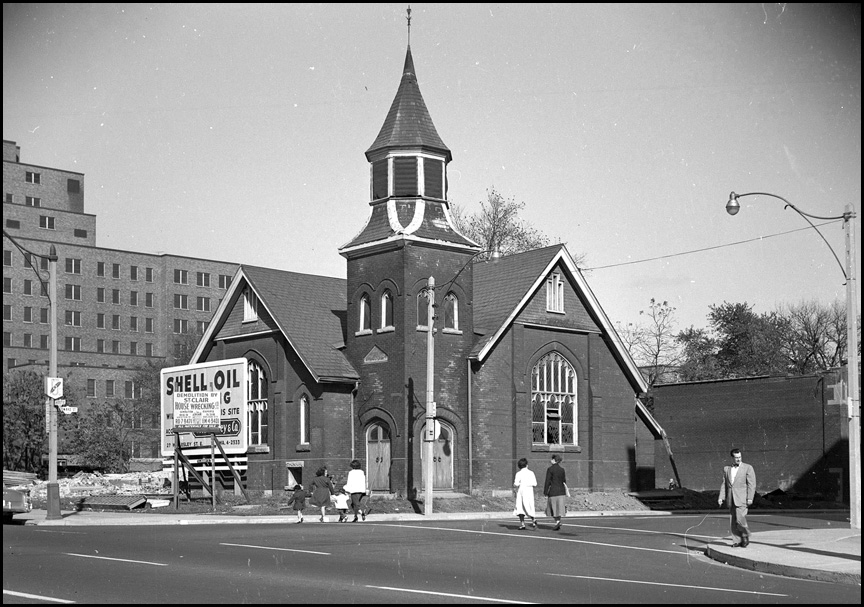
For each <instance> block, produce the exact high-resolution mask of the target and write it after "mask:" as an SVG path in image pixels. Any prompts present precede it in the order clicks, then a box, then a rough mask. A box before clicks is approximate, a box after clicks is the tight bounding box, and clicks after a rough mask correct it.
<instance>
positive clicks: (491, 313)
mask: <svg viewBox="0 0 864 607" xmlns="http://www.w3.org/2000/svg"><path fill="white" fill-rule="evenodd" d="M366 159H367V161H368V162H369V165H370V173H369V174H370V187H369V202H368V204H369V206H370V208H371V210H370V214H369V218H368V220H367V222H366V224H365V225H364V226H363V227H362V229H360V230H359V232H358V233H357V235H356V236H354V237H353V238H352V239H351V240H350V241H349V242H347V243H346V244H345V245H343V246H342V247H341V248H340V249H339V251H338V252H339V254H340V255H342V256H343V257H344V258H345V260H346V262H347V279H338V278H330V277H323V276H315V275H309V274H300V273H294V272H287V271H281V270H273V269H265V268H261V267H253V266H246V265H243V266H241V267H240V268H239V269H238V271H237V273H236V274H235V276H234V278H233V281H232V283H231V285H230V287H229V289H228V291H227V292H226V294H225V297H224V299H223V300H222V302H221V304H220V305H219V307H218V309H217V310H216V312H215V314H214V316H213V319H212V321H211V322H210V324H209V326H208V329H207V331H206V332H205V334H204V335H203V337H202V339H201V341H200V342H199V344H198V347H197V349H196V351H195V353H194V355H193V357H192V360H191V362H192V363H203V362H211V361H218V360H226V359H234V358H246V359H247V360H248V361H249V369H250V372H249V383H250V385H249V411H248V416H247V420H246V421H247V425H248V429H247V435H248V439H249V448H248V451H247V453H246V456H245V457H243V458H239V459H238V460H237V463H238V464H239V466H240V468H241V470H242V471H243V474H244V482H245V483H246V484H247V487H248V488H249V489H253V490H263V491H265V492H274V491H282V490H283V488H284V487H285V486H286V485H291V484H293V483H295V482H303V483H304V484H305V483H306V482H308V481H310V480H311V478H312V477H313V476H314V472H315V470H316V469H317V468H318V467H319V466H321V465H324V464H326V465H327V466H328V467H329V469H330V470H331V472H333V473H335V474H336V481H337V485H339V484H340V483H344V478H345V475H347V471H348V470H349V462H350V461H351V460H352V459H358V460H359V461H360V462H361V463H362V467H363V469H364V470H365V471H366V473H367V478H368V481H369V488H370V489H371V490H372V491H373V492H375V493H380V494H398V495H401V496H405V497H409V498H410V497H414V496H416V495H417V494H418V493H422V491H423V489H424V475H423V470H424V466H425V465H426V464H425V461H424V460H425V458H426V455H425V449H424V448H423V447H424V437H425V435H426V432H425V425H426V419H427V411H426V407H427V379H426V378H427V370H428V364H429V362H430V361H428V360H427V351H428V347H429V328H430V324H431V326H432V328H433V340H434V344H433V349H432V351H433V354H434V356H433V357H432V359H431V377H432V378H433V386H432V398H433V400H434V403H435V410H434V425H433V428H432V430H431V432H430V433H429V435H430V436H434V441H433V453H434V456H433V458H432V460H433V461H432V465H433V466H434V482H433V487H434V490H435V491H443V492H458V493H471V494H484V493H485V494H495V493H499V492H502V493H503V492H507V493H509V491H510V488H511V487H512V483H513V476H514V474H515V472H516V462H517V461H518V460H519V459H520V458H522V457H526V458H528V460H529V461H530V462H532V466H533V468H534V470H535V471H537V472H538V475H540V474H542V471H543V470H544V469H545V467H546V465H547V464H548V461H549V458H550V457H551V455H552V454H554V453H558V454H560V455H561V456H562V458H563V465H564V467H565V468H566V470H567V478H568V484H569V485H570V486H571V487H572V488H575V489H583V490H591V491H604V490H628V491H629V490H636V489H640V488H653V487H654V478H653V459H654V451H653V449H654V441H655V439H658V438H661V436H662V433H663V430H662V428H660V427H659V425H658V424H657V422H656V421H655V420H654V419H653V418H652V416H651V414H650V413H649V412H648V411H647V409H645V407H644V406H643V405H642V403H641V402H640V400H639V398H638V396H639V395H640V394H642V393H644V392H646V391H647V385H646V384H645V381H644V379H643V378H642V375H641V373H640V372H639V370H638V368H637V367H636V365H635V364H634V362H633V360H632V358H631V357H630V355H629V353H628V352H627V350H626V348H625V347H624V346H623V344H622V342H621V340H620V338H619V337H618V335H617V334H616V332H615V330H614V329H613V326H612V323H611V322H610V321H609V319H608V318H607V316H606V314H605V313H604V311H603V309H602V308H601V306H600V304H599V302H598V301H597V299H596V298H595V296H594V294H593V293H592V292H591V289H590V288H589V286H588V284H587V282H586V281H585V279H584V277H583V276H582V274H581V272H580V271H579V270H578V269H577V267H576V266H575V264H574V262H573V259H572V257H571V255H570V254H569V253H568V251H567V249H566V248H565V247H564V246H563V245H555V246H549V247H544V248H540V249H535V250H532V251H528V252H524V253H519V254H514V255H509V256H505V257H499V256H497V255H493V256H492V257H491V258H489V259H488V260H485V261H477V259H478V258H479V254H480V253H487V252H486V251H482V250H481V249H482V247H481V246H479V245H478V244H477V243H475V242H473V241H472V240H471V239H469V238H467V237H466V236H465V235H463V234H461V233H460V232H459V231H458V230H457V228H456V227H455V226H454V223H453V220H452V217H451V216H450V208H449V203H448V200H447V170H448V164H449V163H450V161H451V159H452V155H451V152H450V149H449V148H448V147H447V146H446V145H445V144H444V142H443V141H442V139H441V137H440V136H439V135H438V132H437V130H436V129H435V125H434V123H433V122H432V118H431V116H430V115H429V112H428V110H427V108H426V104H425V102H424V101H423V96H422V95H421V94H420V89H419V87H418V84H417V76H416V72H415V69H414V61H413V58H412V55H411V47H410V45H409V46H408V50H407V53H406V57H405V64H404V68H403V70H402V79H401V82H400V84H399V88H398V91H397V92H396V97H395V99H394V100H393V103H392V105H391V107H390V111H389V112H388V113H387V116H386V118H385V120H384V124H383V126H382V127H381V129H380V132H379V133H378V136H377V137H376V138H375V141H374V142H373V143H372V145H371V146H370V147H369V149H368V150H366ZM430 279H432V280H430ZM433 281H434V288H432V289H430V286H431V283H432V282H433ZM430 292H431V297H432V300H433V303H434V305H433V307H432V310H433V312H432V318H431V319H430V317H429V297H430ZM229 476H230V475H229Z"/></svg>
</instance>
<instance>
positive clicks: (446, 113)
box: [3, 3, 861, 329]
mask: <svg viewBox="0 0 864 607" xmlns="http://www.w3.org/2000/svg"><path fill="white" fill-rule="evenodd" d="M406 8H407V5H405V4H360V5H354V4H337V5H333V4H291V5H286V4H279V5H271V4H243V5H231V4H216V5H210V4H208V5H203V4H182V5H175V4H151V5H145V4H134V5H133V4H128V5H126V4H9V3H4V5H3V138H4V139H6V140H12V141H15V142H17V144H18V145H19V146H20V147H21V160H22V162H25V163H32V164H36V165H42V166H47V167H53V168H59V169H66V170H72V171H78V172H82V173H84V174H85V178H84V184H85V190H84V193H85V208H84V210H85V212H86V213H90V214H95V215H96V217H97V219H96V221H97V223H96V234H97V236H96V242H97V245H98V246H100V247H107V248H114V249H121V250H129V251H137V252H144V253H171V254H175V255H185V256H190V257H201V258H206V259H216V260H222V261H231V262H238V263H245V264H252V265H259V266H264V267H271V268H278V269H283V270H290V271H295V272H304V273H310V274H319V275H325V276H335V277H341V278H344V277H345V275H346V262H345V259H344V258H343V257H341V256H340V255H339V254H338V252H337V251H338V248H339V247H341V246H342V245H344V244H346V243H347V242H349V241H350V240H351V239H352V238H353V237H354V236H355V235H356V234H357V233H358V232H359V231H360V230H361V229H362V227H363V226H364V225H365V222H366V219H367V218H368V215H369V213H370V207H369V204H368V203H369V165H368V163H367V161H366V158H365V156H364V152H365V151H366V149H368V147H369V146H370V145H371V144H372V142H373V141H374V140H375V137H376V135H377V134H378V131H379V130H380V128H381V126H382V124H383V123H384V118H385V117H386V114H387V111H388V109H389V108H390V104H391V102H392V101H393V98H394V96H395V94H396V90H397V88H398V86H399V81H400V78H401V74H402V66H403V63H404V59H405V52H406V48H407V44H408V31H407V27H406V23H407V22H406ZM411 10H412V12H411V17H412V20H411V33H410V35H411V40H410V44H411V52H412V55H413V59H414V65H415V69H416V74H417V79H418V83H419V86H420V90H421V92H422V94H423V97H424V100H425V101H426V105H427V108H428V110H429V113H430V115H431V117H432V120H433V122H434V123H435V126H436V128H437V130H438V133H439V135H440V136H441V138H442V140H443V141H444V143H445V144H446V145H447V146H448V147H449V148H450V150H451V151H452V154H453V160H452V162H451V163H450V164H449V167H448V176H449V199H450V201H452V202H454V203H456V204H458V205H459V206H460V207H461V208H462V209H463V210H464V211H465V212H467V213H473V212H476V211H477V210H478V209H479V208H480V201H481V200H485V198H486V195H487V191H488V190H489V189H490V188H493V187H494V188H495V189H496V190H497V191H498V192H500V193H501V194H502V195H503V196H505V197H506V198H513V199H515V200H517V201H519V202H524V203H525V209H524V211H523V218H524V219H525V220H526V221H528V222H529V223H531V224H532V225H533V226H534V227H535V228H537V229H538V230H540V231H541V232H543V233H545V234H546V235H548V236H549V237H550V240H551V241H552V242H564V243H566V245H567V248H568V250H569V251H570V252H571V253H573V254H575V255H581V256H584V262H583V264H582V265H583V267H585V268H586V272H585V276H586V279H587V281H588V284H589V285H590V287H591V289H592V290H593V292H594V294H595V295H596V296H597V298H598V300H599V302H600V304H601V306H602V307H603V309H604V310H605V312H606V314H607V316H608V317H609V318H610V320H611V321H612V323H613V324H616V325H617V324H621V325H626V324H628V323H644V322H645V317H644V316H640V311H641V310H647V309H648V306H649V303H650V300H651V299H652V298H654V299H656V300H657V301H667V302H668V303H669V305H671V306H673V307H675V308H676V311H675V318H676V320H677V322H678V328H680V329H684V328H688V327H690V326H694V327H696V328H701V327H707V326H708V319H707V316H708V314H709V312H710V306H711V305H720V304H722V303H724V302H730V303H741V302H746V303H748V304H750V305H752V306H753V309H754V311H756V312H757V313H763V312H771V311H773V310H775V309H777V308H778V307H780V306H785V305H790V304H796V303H800V302H801V301H804V300H813V299H815V300H817V301H819V302H822V303H829V302H832V301H834V300H839V301H840V302H843V303H845V301H846V286H845V285H846V282H845V279H844V272H843V267H844V266H845V250H846V248H845V242H844V231H843V222H842V221H833V222H829V221H825V220H813V222H814V223H815V224H816V225H817V226H821V227H820V228H819V229H820V230H821V232H822V234H823V235H824V237H825V240H826V241H827V244H828V245H830V249H833V251H834V252H835V253H836V254H837V256H838V257H839V259H840V263H838V261H837V260H836V259H835V258H834V256H833V255H832V251H831V250H830V249H829V246H826V242H825V241H823V240H822V239H821V238H820V236H819V234H818V233H817V231H816V230H814V229H813V228H811V227H810V226H808V224H807V223H806V221H805V220H804V219H803V218H802V217H801V216H799V215H798V214H797V213H796V212H795V211H794V210H792V209H789V208H785V209H784V203H783V201H782V200H779V199H777V198H772V197H767V196H749V197H745V198H742V199H741V200H740V202H741V211H740V213H738V215H737V216H735V217H734V218H733V217H731V216H729V215H728V214H727V213H726V211H725V204H726V201H727V200H728V198H729V192H730V191H733V190H734V191H735V192H738V193H739V194H741V193H747V192H768V193H772V194H775V195H777V196H781V197H782V198H785V199H786V200H787V201H789V202H791V203H792V204H794V205H795V206H796V207H797V208H799V209H800V210H801V211H803V212H805V213H809V214H811V215H816V216H822V217H836V216H840V215H842V214H843V213H844V210H845V207H846V205H852V208H853V209H854V212H855V213H856V218H855V220H854V222H853V223H854V225H855V232H856V233H855V242H856V243H857V247H856V248H860V243H861V20H860V18H861V9H860V5H857V4H856V5H836V4H818V5H817V4H684V5H680V4H640V5H621V4H612V5H607V4H602V5H601V4H595V5H591V4H530V5H528V4H459V5H450V4H413V5H411ZM822 224H826V225H822ZM855 262H856V272H855V274H856V276H857V297H856V300H857V306H858V310H859V314H860V306H861V292H860V275H861V259H860V254H858V253H856V255H855ZM443 278H446V277H442V279H443Z"/></svg>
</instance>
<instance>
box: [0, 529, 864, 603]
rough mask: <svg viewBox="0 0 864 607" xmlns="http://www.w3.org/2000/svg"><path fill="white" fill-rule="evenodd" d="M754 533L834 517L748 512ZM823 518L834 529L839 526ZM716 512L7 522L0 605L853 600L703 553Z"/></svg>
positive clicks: (712, 535)
mask: <svg viewBox="0 0 864 607" xmlns="http://www.w3.org/2000/svg"><path fill="white" fill-rule="evenodd" d="M752 524H753V526H754V531H765V530H768V529H783V528H787V529H788V528H796V527H798V528H800V527H806V528H820V527H822V528H825V527H827V526H830V525H831V524H832V521H830V520H819V519H814V518H799V517H789V516H765V517H754V518H753V522H752ZM833 524H835V525H836V524H837V522H836V521H834V522H833ZM727 526H728V518H727V517H725V516H722V515H695V516H674V517H662V518H656V517H651V518H642V517H609V518H601V519H581V520H580V519H576V520H568V521H567V522H566V524H565V526H564V527H563V529H562V530H561V531H560V532H555V531H552V530H551V529H549V528H548V527H547V528H541V529H540V530H538V531H518V530H517V529H516V527H517V524H516V523H515V522H514V521H512V520H506V521H505V520H501V521H495V520H493V521H480V520H473V521H437V522H436V521H430V522H423V523H416V524H415V523H404V522H403V523H396V522H394V523H375V522H366V523H360V524H356V525H355V524H347V525H338V524H332V523H331V524H318V523H314V522H306V523H303V524H302V525H296V524H285V525H218V526H194V527H193V526H170V527H135V526H129V527H102V528H94V527H34V526H22V525H7V526H4V528H3V540H4V542H3V544H4V546H3V589H4V597H3V598H4V603H15V602H28V603H31V602H44V601H46V600H51V601H52V602H54V601H56V600H68V601H76V602H91V603H114V602H117V603H129V602H150V603H152V602H170V603H175V602H194V603H201V602H213V603H227V602H231V603H238V602H246V603H275V602H280V603H287V602H301V603H314V602H318V603H346V602H356V603H406V602H412V603H465V602H471V603H477V602H486V603H490V602H498V603H500V602H525V603H532V602H544V603H547V602H548V603H611V602H616V603H620V602H627V603H632V602H642V603H720V602H743V603H757V602H758V603H766V602H767V603H825V602H840V603H854V604H859V603H860V596H861V595H860V588H859V587H856V586H849V585H842V584H830V583H824V582H812V581H806V580H797V579H790V578H784V577H779V576H771V575H765V574H759V573H755V572H752V571H746V570H742V569H738V568H735V567H730V566H726V565H723V564H720V563H718V562H716V561H712V560H710V559H708V558H706V557H705V555H704V554H703V551H704V547H705V543H706V542H708V541H712V540H714V539H716V538H718V537H723V536H725V535H726V533H727Z"/></svg>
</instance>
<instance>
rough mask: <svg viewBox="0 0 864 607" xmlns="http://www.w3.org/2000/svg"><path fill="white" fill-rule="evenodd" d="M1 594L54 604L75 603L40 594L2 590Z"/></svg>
mask: <svg viewBox="0 0 864 607" xmlns="http://www.w3.org/2000/svg"><path fill="white" fill-rule="evenodd" d="M3 594H8V595H10V596H17V597H19V598H22V599H33V600H34V601H52V602H54V603H74V602H75V601H67V600H65V599H55V598H53V597H50V596H42V595H40V594H27V593H26V592H14V591H12V590H4V591H3Z"/></svg>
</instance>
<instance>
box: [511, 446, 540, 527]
mask: <svg viewBox="0 0 864 607" xmlns="http://www.w3.org/2000/svg"><path fill="white" fill-rule="evenodd" d="M516 465H517V466H519V471H518V472H517V473H516V478H514V479H513V488H514V489H515V491H516V509H515V510H514V511H513V514H515V515H516V516H518V517H519V529H525V517H526V516H529V517H531V528H532V529H536V528H537V518H536V517H535V513H534V487H536V486H537V477H536V476H534V473H533V472H531V471H530V470H529V469H528V460H527V459H525V458H524V457H523V458H522V459H520V460H519V461H518V462H517V464H516Z"/></svg>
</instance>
